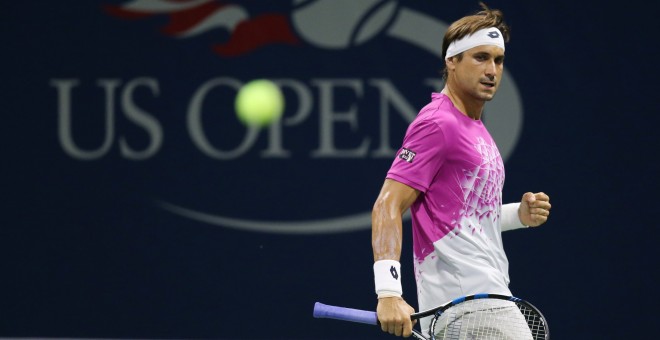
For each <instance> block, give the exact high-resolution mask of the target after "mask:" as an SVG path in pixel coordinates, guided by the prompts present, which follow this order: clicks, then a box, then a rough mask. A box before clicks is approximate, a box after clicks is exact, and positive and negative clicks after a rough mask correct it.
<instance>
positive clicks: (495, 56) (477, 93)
mask: <svg viewBox="0 0 660 340" xmlns="http://www.w3.org/2000/svg"><path fill="white" fill-rule="evenodd" d="M452 60H453V62H452V64H453V65H452V66H449V67H450V68H453V72H451V73H452V74H451V75H450V77H452V78H454V79H453V80H454V85H455V87H456V89H457V90H458V91H460V92H461V93H463V94H464V95H467V96H468V97H470V98H473V99H477V100H483V101H488V100H491V99H493V97H494V96H495V92H496V91H497V88H498V87H499V85H500V81H501V80H502V71H503V70H504V50H503V49H502V48H500V47H497V46H490V45H483V46H477V47H473V48H471V49H469V50H467V51H465V52H463V59H462V60H461V61H458V58H453V59H452Z"/></svg>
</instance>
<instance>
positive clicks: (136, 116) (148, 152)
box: [119, 78, 163, 160]
mask: <svg viewBox="0 0 660 340" xmlns="http://www.w3.org/2000/svg"><path fill="white" fill-rule="evenodd" d="M140 86H144V87H147V88H148V89H150V90H151V93H152V94H153V95H154V96H155V97H158V94H159V88H158V81H157V80H156V79H153V78H138V79H134V80H132V81H130V82H128V84H126V86H125V87H124V90H123V92H122V96H121V104H122V109H123V111H124V114H125V115H126V117H127V118H128V119H129V120H130V121H132V122H133V123H135V124H136V125H139V126H141V127H142V128H144V130H145V131H146V132H147V133H148V134H149V136H150V139H149V140H150V142H149V145H148V146H147V147H146V148H145V149H144V150H142V151H135V150H133V149H131V148H130V146H129V145H128V142H127V141H126V138H124V137H121V138H120V139H119V148H120V151H121V154H122V155H123V156H125V157H126V158H128V159H132V160H144V159H147V158H149V157H151V156H153V155H154V154H156V152H157V151H158V150H159V149H160V146H161V145H162V143H163V129H162V127H161V125H160V123H159V122H158V120H156V119H155V118H154V117H153V116H150V115H149V114H147V112H145V111H143V110H142V109H140V108H139V107H138V106H137V105H135V103H134V102H133V92H134V91H135V89H136V88H137V87H140Z"/></svg>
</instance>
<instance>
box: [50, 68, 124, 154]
mask: <svg viewBox="0 0 660 340" xmlns="http://www.w3.org/2000/svg"><path fill="white" fill-rule="evenodd" d="M79 83H80V82H79V81H78V80H77V79H53V80H51V81H50V85H51V86H54V87H55V88H56V89H57V103H58V105H57V113H58V120H57V123H58V124H57V132H58V140H59V142H60V145H61V146H62V149H63V150H64V152H66V153H67V154H68V155H69V156H71V157H73V158H75V159H78V160H84V161H89V160H94V159H99V158H101V157H103V156H104V155H105V154H106V153H107V152H108V150H110V147H111V146H112V141H113V139H114V115H115V114H114V110H115V108H114V97H115V89H116V88H117V87H118V86H119V80H117V79H99V80H98V81H97V84H98V85H99V86H101V87H102V88H103V89H104V90H105V137H104V139H103V143H102V144H101V146H100V147H98V148H97V149H96V150H83V149H81V148H80V147H78V146H77V145H76V143H75V142H74V141H73V132H72V130H73V126H72V119H73V118H72V116H73V114H72V104H71V101H72V100H71V93H72V92H73V91H72V89H73V88H74V87H76V86H78V84H79Z"/></svg>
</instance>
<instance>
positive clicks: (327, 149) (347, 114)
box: [312, 79, 369, 158]
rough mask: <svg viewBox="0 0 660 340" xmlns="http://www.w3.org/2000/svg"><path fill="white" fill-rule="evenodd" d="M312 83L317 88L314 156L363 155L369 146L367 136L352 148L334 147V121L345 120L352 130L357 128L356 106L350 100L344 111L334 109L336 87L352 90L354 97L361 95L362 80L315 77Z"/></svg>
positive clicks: (353, 156) (344, 156) (354, 156)
mask: <svg viewBox="0 0 660 340" xmlns="http://www.w3.org/2000/svg"><path fill="white" fill-rule="evenodd" d="M312 83H313V84H314V85H316V86H317V87H318V88H319V148H318V149H317V150H314V151H313V152H312V157H314V158H339V157H343V158H361V157H365V156H366V154H367V150H368V148H369V138H368V137H365V138H364V140H363V141H362V143H361V144H360V146H359V147H357V148H355V149H352V150H339V149H337V148H336V147H335V141H334V137H335V131H334V124H335V122H347V123H348V124H349V126H350V128H351V130H352V131H355V130H356V129H357V125H358V124H357V123H358V121H357V113H358V110H357V106H356V105H355V101H356V100H353V101H351V103H352V105H350V107H349V109H348V110H347V111H344V112H338V111H335V109H334V106H335V104H336V103H335V96H334V92H335V89H336V88H339V87H343V88H347V89H349V90H352V91H353V92H354V93H355V94H356V97H357V98H356V99H360V98H361V97H362V95H363V86H362V82H360V81H359V80H358V79H316V80H313V81H312Z"/></svg>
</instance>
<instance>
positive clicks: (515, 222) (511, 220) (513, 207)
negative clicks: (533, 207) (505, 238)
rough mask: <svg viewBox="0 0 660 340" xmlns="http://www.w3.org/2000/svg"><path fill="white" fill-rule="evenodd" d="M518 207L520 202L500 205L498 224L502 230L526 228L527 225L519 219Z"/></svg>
mask: <svg viewBox="0 0 660 340" xmlns="http://www.w3.org/2000/svg"><path fill="white" fill-rule="evenodd" d="M518 209H520V203H509V204H503V205H502V213H501V215H500V221H501V222H500V226H501V227H502V231H507V230H513V229H518V228H527V226H526V225H524V224H522V222H521V221H520V216H519V215H518Z"/></svg>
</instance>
